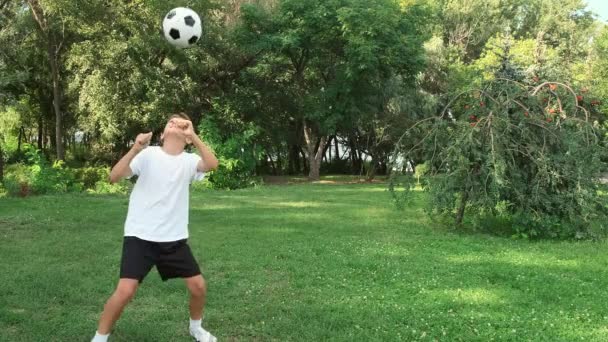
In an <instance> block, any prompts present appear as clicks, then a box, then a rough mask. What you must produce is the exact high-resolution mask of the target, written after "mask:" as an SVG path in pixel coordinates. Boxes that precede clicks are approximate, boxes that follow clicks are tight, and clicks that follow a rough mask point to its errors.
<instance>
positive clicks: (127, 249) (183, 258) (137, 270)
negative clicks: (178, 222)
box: [120, 236, 201, 283]
mask: <svg viewBox="0 0 608 342" xmlns="http://www.w3.org/2000/svg"><path fill="white" fill-rule="evenodd" d="M152 266H156V269H157V270H158V273H159V274H160V277H161V278H162V280H163V281H166V280H167V279H171V278H189V277H193V276H195V275H199V274H201V270H200V269H199V267H198V264H197V263H196V260H195V259H194V256H193V255H192V251H191V250H190V246H188V242H187V240H185V239H184V240H179V241H173V242H152V241H146V240H142V239H140V238H137V237H135V236H125V238H124V241H123V245H122V261H121V262H120V278H129V279H137V280H139V282H140V283H141V282H142V281H143V280H144V278H145V277H146V275H147V274H148V272H150V270H151V269H152Z"/></svg>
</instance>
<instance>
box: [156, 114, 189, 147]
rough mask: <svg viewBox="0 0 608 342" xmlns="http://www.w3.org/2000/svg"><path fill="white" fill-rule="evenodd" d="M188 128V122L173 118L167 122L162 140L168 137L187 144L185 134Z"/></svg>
mask: <svg viewBox="0 0 608 342" xmlns="http://www.w3.org/2000/svg"><path fill="white" fill-rule="evenodd" d="M187 128H188V123H187V121H186V120H184V119H180V118H171V119H169V121H167V124H166V125H165V130H164V131H163V134H162V137H161V138H163V139H167V138H168V137H171V139H179V140H182V141H183V143H184V144H186V137H185V136H184V132H185V131H186V129H187Z"/></svg>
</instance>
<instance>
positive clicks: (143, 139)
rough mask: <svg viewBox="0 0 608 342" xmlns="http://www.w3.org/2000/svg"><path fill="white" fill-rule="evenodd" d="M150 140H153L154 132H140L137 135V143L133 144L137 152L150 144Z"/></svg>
mask: <svg viewBox="0 0 608 342" xmlns="http://www.w3.org/2000/svg"><path fill="white" fill-rule="evenodd" d="M150 140H152V132H149V133H140V134H138V135H137V138H135V144H133V148H134V149H135V150H136V151H137V152H139V151H141V150H143V149H144V148H146V147H147V146H148V145H149V144H150Z"/></svg>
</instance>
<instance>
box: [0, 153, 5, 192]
mask: <svg viewBox="0 0 608 342" xmlns="http://www.w3.org/2000/svg"><path fill="white" fill-rule="evenodd" d="M2 182H4V153H3V152H2V144H0V183H2Z"/></svg>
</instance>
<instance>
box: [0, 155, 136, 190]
mask: <svg viewBox="0 0 608 342" xmlns="http://www.w3.org/2000/svg"><path fill="white" fill-rule="evenodd" d="M23 151H24V152H23V153H24V163H18V164H13V165H9V166H7V168H6V170H5V171H6V175H5V179H4V188H5V189H6V192H7V193H8V194H9V195H10V196H22V197H24V196H28V195H31V194H36V195H40V194H50V193H65V192H82V191H85V190H87V192H89V193H97V194H119V193H120V194H124V193H126V192H127V191H128V189H129V187H130V185H129V184H130V183H129V182H128V181H125V182H122V183H120V184H110V183H109V182H108V176H109V172H110V170H109V168H108V167H84V168H78V169H71V168H68V167H66V166H65V164H64V163H63V162H62V161H56V162H54V163H53V164H52V165H51V164H50V163H49V162H48V161H47V160H46V159H45V158H44V156H42V155H41V154H40V152H39V151H38V150H36V149H35V148H34V147H32V146H27V145H26V146H24V150H23Z"/></svg>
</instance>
